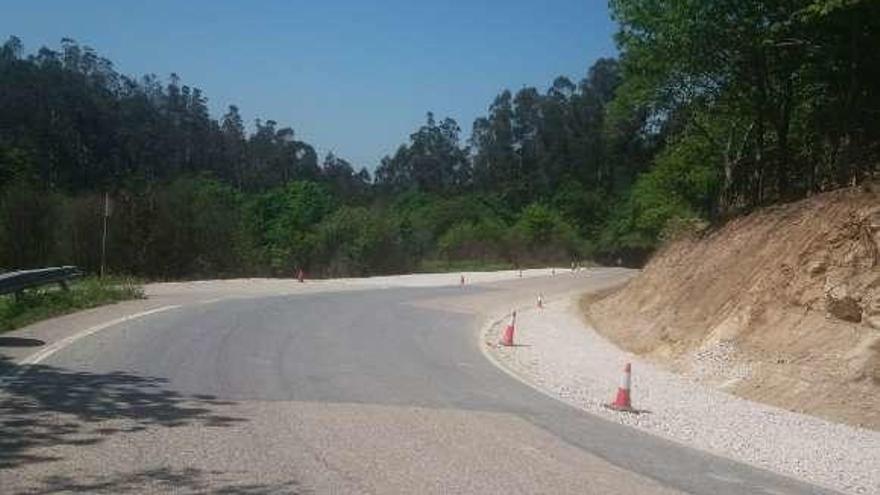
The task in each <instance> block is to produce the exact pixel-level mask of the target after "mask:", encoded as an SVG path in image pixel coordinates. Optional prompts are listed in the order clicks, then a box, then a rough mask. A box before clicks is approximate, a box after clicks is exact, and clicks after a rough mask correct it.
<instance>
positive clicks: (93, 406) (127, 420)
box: [0, 356, 244, 470]
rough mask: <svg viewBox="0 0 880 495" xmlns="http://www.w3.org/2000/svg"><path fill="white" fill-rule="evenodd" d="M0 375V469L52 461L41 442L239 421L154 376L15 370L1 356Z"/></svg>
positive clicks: (209, 400) (74, 442) (77, 441)
mask: <svg viewBox="0 0 880 495" xmlns="http://www.w3.org/2000/svg"><path fill="white" fill-rule="evenodd" d="M0 373H3V375H2V376H3V382H2V386H0V470H2V469H9V468H14V467H16V466H20V465H24V464H28V463H34V462H50V461H53V460H58V459H60V458H59V457H53V455H54V454H51V453H46V452H45V451H44V450H45V449H43V448H44V447H54V446H64V445H68V446H82V445H94V444H98V443H100V442H102V441H104V440H106V439H107V438H108V437H109V436H110V435H116V434H124V433H126V432H134V431H140V430H144V429H146V428H150V427H166V428H171V427H176V426H183V425H188V424H200V425H202V426H208V427H227V426H232V425H234V424H236V423H239V422H241V421H244V419H243V418H234V417H230V416H226V415H222V414H218V413H216V412H215V411H214V407H215V406H223V405H231V404H232V403H231V402H226V401H220V400H216V399H214V398H213V397H210V396H198V397H195V396H184V395H181V394H179V393H177V392H173V391H170V390H166V389H165V388H164V387H163V386H164V384H165V380H163V379H160V378H151V377H142V376H136V375H132V374H128V373H124V372H113V373H90V372H84V371H72V370H66V369H62V368H55V367H52V366H44V365H36V366H28V367H26V368H22V367H20V366H18V365H17V364H14V363H12V362H11V361H10V360H9V358H6V357H3V356H0ZM41 451H43V452H41Z"/></svg>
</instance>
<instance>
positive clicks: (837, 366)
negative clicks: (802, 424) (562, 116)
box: [584, 189, 880, 430]
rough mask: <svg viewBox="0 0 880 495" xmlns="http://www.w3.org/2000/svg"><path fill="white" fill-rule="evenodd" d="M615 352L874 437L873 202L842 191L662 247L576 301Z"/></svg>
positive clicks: (879, 355) (877, 354)
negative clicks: (601, 292) (616, 284)
mask: <svg viewBox="0 0 880 495" xmlns="http://www.w3.org/2000/svg"><path fill="white" fill-rule="evenodd" d="M584 304H585V306H586V307H587V313H588V315H589V317H590V318H591V320H592V321H593V323H595V325H596V327H597V328H598V330H599V331H600V332H601V333H603V334H604V335H606V336H607V337H608V338H610V339H611V340H613V341H614V342H615V343H617V344H618V345H620V346H621V347H624V348H626V349H628V350H631V351H633V352H636V353H639V354H644V355H647V356H649V357H651V358H653V359H655V360H656V361H658V362H661V363H664V364H666V365H668V366H670V367H672V368H673V369H675V370H677V371H680V372H683V373H686V374H689V375H692V376H695V377H697V378H699V379H701V380H702V381H705V382H708V383H712V384H715V385H717V386H719V387H721V388H723V389H725V390H728V391H730V392H732V393H734V394H737V395H740V396H743V397H746V398H749V399H753V400H757V401H761V402H766V403H770V404H774V405H778V406H781V407H784V408H787V409H790V410H794V411H798V412H806V413H809V414H814V415H818V416H821V417H825V418H828V419H832V420H835V421H840V422H845V423H849V424H853V425H860V426H865V427H868V428H872V429H875V430H880V193H878V192H870V191H866V190H861V189H858V190H857V189H850V190H841V191H836V192H832V193H827V194H823V195H820V196H816V197H813V198H810V199H807V200H804V201H800V202H798V203H792V204H788V205H782V206H778V207H773V208H768V209H764V210H761V211H758V212H755V213H753V214H751V215H748V216H745V217H742V218H739V219H736V220H734V221H731V222H729V223H728V224H727V225H725V226H724V227H723V228H720V229H718V230H717V231H714V232H711V233H708V234H706V235H704V236H702V238H698V239H686V240H681V241H677V242H675V243H673V244H670V245H669V246H667V247H666V248H665V249H663V250H662V251H661V252H659V253H658V254H657V255H656V256H655V257H654V258H653V259H652V260H651V262H650V263H649V264H648V266H647V267H646V268H645V270H644V271H643V273H642V274H640V275H639V276H638V277H636V278H634V279H633V280H632V281H631V282H630V283H629V284H628V285H627V286H625V287H624V288H623V289H621V290H619V291H617V292H614V293H612V294H610V295H608V296H606V297H604V298H602V299H600V300H598V301H587V300H585V301H584Z"/></svg>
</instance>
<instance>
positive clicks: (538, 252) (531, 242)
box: [512, 203, 582, 262]
mask: <svg viewBox="0 0 880 495" xmlns="http://www.w3.org/2000/svg"><path fill="white" fill-rule="evenodd" d="M512 245H513V246H514V250H515V252H517V253H519V255H518V256H517V259H518V261H522V262H530V261H541V262H549V261H561V260H569V259H571V258H572V257H579V256H580V255H581V253H580V248H581V245H582V241H581V240H580V238H579V237H578V235H577V232H576V231H575V228H574V227H573V226H572V225H571V224H569V223H568V222H567V221H566V220H565V219H564V218H563V217H562V214H560V213H559V211H557V210H555V209H553V208H550V207H548V206H546V205H544V204H541V203H532V204H530V205H528V206H527V207H525V208H524V209H523V210H522V212H521V213H520V216H519V219H518V220H517V221H516V224H515V225H514V230H513V241H512Z"/></svg>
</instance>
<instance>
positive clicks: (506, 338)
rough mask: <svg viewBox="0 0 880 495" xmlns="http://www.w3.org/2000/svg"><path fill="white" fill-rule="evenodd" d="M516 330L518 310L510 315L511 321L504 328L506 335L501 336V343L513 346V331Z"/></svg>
mask: <svg viewBox="0 0 880 495" xmlns="http://www.w3.org/2000/svg"><path fill="white" fill-rule="evenodd" d="M515 331H516V311H514V312H513V314H512V315H511V316H510V323H509V324H508V325H507V328H505V329H504V335H502V336H501V345H503V346H506V347H512V346H513V332H515Z"/></svg>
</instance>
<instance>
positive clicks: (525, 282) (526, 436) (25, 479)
mask: <svg viewBox="0 0 880 495" xmlns="http://www.w3.org/2000/svg"><path fill="white" fill-rule="evenodd" d="M626 276H627V274H625V273H624V272H622V271H615V270H609V271H597V272H591V273H590V274H583V275H577V276H571V275H569V274H564V275H563V274H560V275H557V276H556V277H543V278H535V279H522V280H513V281H507V282H497V283H490V284H484V285H468V286H466V287H463V288H462V287H457V286H451V287H435V288H389V289H384V290H381V289H375V290H357V291H346V292H325V293H314V294H300V295H284V296H268V295H263V296H259V297H254V296H251V297H249V298H247V299H219V300H212V301H208V303H205V301H202V302H201V303H200V304H184V303H182V304H181V305H180V307H176V308H172V309H168V310H165V311H161V312H157V313H155V314H151V315H148V316H145V317H143V318H139V319H135V320H131V321H126V322H122V323H120V324H117V325H114V326H112V327H110V328H106V329H104V330H102V331H100V332H96V333H94V334H92V335H89V336H87V337H84V338H81V339H79V340H76V341H75V342H73V343H71V344H70V345H68V346H66V347H63V348H60V349H58V350H57V352H54V353H52V354H51V355H49V356H47V357H46V358H45V359H43V360H42V361H41V362H40V363H39V364H36V365H33V366H30V367H27V368H22V367H20V366H17V365H16V364H14V362H13V361H12V360H11V359H10V358H4V361H5V362H4V363H0V364H3V365H4V366H3V372H4V373H5V374H6V375H7V378H6V379H5V381H4V382H3V385H2V391H0V421H2V433H0V486H2V487H3V488H2V492H3V493H63V492H88V493H98V492H104V493H126V492H130V493H143V492H168V491H173V492H177V493H202V492H214V493H246V494H258V493H553V494H562V493H578V494H590V493H596V494H606V493H632V494H643V493H658V494H667V493H668V494H672V493H700V494H711V495H723V494H740V493H752V494H762V493H766V494H799V493H811V494H812V493H831V492H827V491H823V490H822V489H819V488H817V487H814V486H809V485H805V484H802V483H799V482H797V481H795V480H792V479H789V478H785V477H781V476H779V475H775V474H772V473H770V472H767V471H763V470H760V469H756V468H753V467H749V466H746V465H743V464H738V463H736V462H733V461H729V460H726V459H724V458H720V457H716V456H713V455H709V454H706V453H703V452H699V451H696V450H692V449H689V448H687V447H684V446H681V445H678V444H674V443H671V442H669V441H666V440H663V439H660V438H657V437H654V436H651V435H648V434H646V433H643V432H639V431H636V430H633V429H630V428H627V427H624V426H621V425H618V424H615V423H610V422H608V421H606V420H603V419H600V418H597V417H594V416H591V415H589V414H586V413H584V412H582V411H580V410H577V409H575V408H572V407H570V406H568V405H565V404H563V403H561V402H558V401H556V400H554V399H552V398H550V397H548V396H546V395H544V394H542V393H540V392H537V391H535V390H533V389H532V388H530V387H528V386H526V385H523V384H521V383H520V382H519V381H517V380H515V379H514V378H512V377H510V376H509V375H507V374H506V373H504V372H502V371H501V370H499V369H497V368H496V367H495V366H494V365H492V364H491V363H490V362H489V361H488V360H486V358H485V357H484V356H483V355H482V353H481V352H480V349H479V347H478V346H479V345H482V343H480V342H479V341H478V339H477V334H478V328H479V326H480V325H482V324H483V323H484V318H485V317H486V315H487V314H488V313H489V312H490V311H495V310H497V309H498V308H499V307H503V306H504V305H505V304H508V303H509V304H511V305H513V304H514V303H515V302H518V303H523V302H524V301H527V300H530V299H531V298H533V297H534V294H536V293H537V292H538V291H542V292H544V294H545V296H546V298H547V299H548V300H549V301H551V303H552V299H553V297H554V295H558V294H562V293H570V292H571V291H573V290H589V289H595V288H600V287H605V286H608V285H610V284H613V283H616V282H618V281H619V280H621V279H622V278H623V277H626ZM455 282H457V277H455ZM15 335H20V336H26V335H27V332H19V333H16V334H15ZM38 350H39V348H34V350H33V352H36V351H38ZM10 377H12V378H10ZM611 393H613V391H609V394H611ZM609 398H610V395H609Z"/></svg>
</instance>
